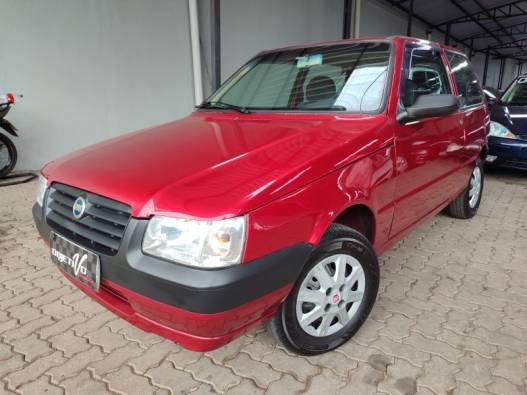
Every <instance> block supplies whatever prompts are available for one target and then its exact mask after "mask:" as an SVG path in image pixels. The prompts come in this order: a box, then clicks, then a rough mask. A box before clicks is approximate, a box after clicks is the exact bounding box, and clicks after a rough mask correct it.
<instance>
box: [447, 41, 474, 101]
mask: <svg viewBox="0 0 527 395" xmlns="http://www.w3.org/2000/svg"><path fill="white" fill-rule="evenodd" d="M447 58H448V62H449V63H450V67H451V68H452V74H454V80H455V81H456V86H457V91H458V94H459V101H460V103H461V107H467V106H472V105H474V104H480V103H482V102H483V93H482V92H481V88H480V86H479V84H478V78H477V77H476V74H474V71H472V66H471V65H470V63H469V61H468V59H467V58H466V57H465V56H463V55H460V54H457V53H453V52H448V51H447Z"/></svg>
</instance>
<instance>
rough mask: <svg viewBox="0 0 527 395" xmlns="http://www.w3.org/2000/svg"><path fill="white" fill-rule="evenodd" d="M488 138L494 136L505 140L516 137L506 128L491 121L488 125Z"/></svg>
mask: <svg viewBox="0 0 527 395" xmlns="http://www.w3.org/2000/svg"><path fill="white" fill-rule="evenodd" d="M489 135H490V136H496V137H502V138H505V139H517V138H518V137H516V136H515V135H514V134H513V133H512V132H511V131H510V130H509V129H508V128H506V127H505V126H503V125H502V124H501V123H499V122H494V121H491V123H490V133H489Z"/></svg>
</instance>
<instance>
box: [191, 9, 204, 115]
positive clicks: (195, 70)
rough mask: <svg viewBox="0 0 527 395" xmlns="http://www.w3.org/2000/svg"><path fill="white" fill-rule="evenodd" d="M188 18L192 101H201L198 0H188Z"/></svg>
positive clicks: (201, 81) (201, 80)
mask: <svg viewBox="0 0 527 395" xmlns="http://www.w3.org/2000/svg"><path fill="white" fill-rule="evenodd" d="M188 13H189V19H190V43H191V48H192V75H193V78H194V103H195V104H196V105H197V104H200V103H201V102H202V101H203V79H202V76H201V48H200V45H199V17H198V0H188Z"/></svg>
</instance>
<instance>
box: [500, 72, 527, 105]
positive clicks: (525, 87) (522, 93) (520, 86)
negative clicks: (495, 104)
mask: <svg viewBox="0 0 527 395" xmlns="http://www.w3.org/2000/svg"><path fill="white" fill-rule="evenodd" d="M501 102H502V103H503V104H508V105H511V106H527V77H520V78H518V79H517V80H516V82H514V84H512V85H511V87H510V88H509V89H508V90H507V92H505V94H504V95H503V96H502V98H501Z"/></svg>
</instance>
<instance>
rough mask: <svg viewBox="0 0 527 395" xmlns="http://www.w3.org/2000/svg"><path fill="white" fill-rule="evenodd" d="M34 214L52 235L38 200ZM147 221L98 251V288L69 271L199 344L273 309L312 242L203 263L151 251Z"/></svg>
mask: <svg viewBox="0 0 527 395" xmlns="http://www.w3.org/2000/svg"><path fill="white" fill-rule="evenodd" d="M33 217H34V220H35V223H36V226H37V228H38V231H39V233H40V235H41V236H42V238H43V239H44V240H45V241H47V240H49V234H50V232H51V229H50V227H49V226H48V224H47V223H46V221H45V219H44V216H43V210H42V208H41V207H40V206H38V205H37V204H35V205H34V206H33ZM147 222H148V221H146V220H140V219H135V218H132V219H131V220H130V222H129V224H128V226H127V228H126V232H125V235H124V238H123V240H122V243H121V246H120V249H119V252H118V253H117V254H116V255H115V256H109V255H104V254H98V255H99V256H100V262H101V288H100V290H99V291H98V292H96V291H93V290H92V289H90V288H88V287H86V286H84V285H83V284H81V283H79V282H78V281H76V280H75V279H74V278H71V277H69V276H68V275H66V277H67V278H68V279H69V280H70V281H72V282H73V283H74V284H75V285H76V286H77V287H78V288H80V289H81V290H82V291H84V292H85V293H86V294H88V295H89V296H90V297H92V298H93V299H95V300H96V301H98V302H99V303H101V304H102V305H104V306H105V307H106V308H108V309H109V310H111V311H113V312H114V313H115V314H117V315H119V316H120V317H122V318H124V319H125V320H127V321H129V322H130V323H132V324H134V325H136V326H137V327H139V328H141V329H143V330H145V331H148V332H153V333H156V334H158V335H160V336H163V337H165V338H168V339H171V340H173V341H175V342H177V343H179V344H181V345H182V346H183V347H185V348H187V349H190V350H194V351H207V350H212V349H215V348H217V347H220V346H221V345H223V344H225V343H227V342H229V341H230V340H232V339H233V338H234V337H236V336H237V335H239V334H240V333H242V332H243V331H245V330H246V329H247V328H249V327H250V326H251V325H253V324H255V323H257V322H260V321H262V320H264V319H266V318H268V317H269V316H271V315H272V314H273V313H274V312H275V311H276V309H277V308H278V306H279V305H280V303H281V302H282V301H283V299H284V298H285V297H286V296H287V294H288V293H289V291H290V290H291V288H292V286H293V283H294V282H295V280H296V278H297V277H298V275H299V274H300V271H301V270H302V268H303V266H304V264H305V262H306V260H307V258H308V256H309V253H310V252H311V249H312V247H311V246H310V245H309V244H297V245H294V246H291V247H288V248H285V249H282V250H280V251H277V252H274V253H272V254H270V255H267V256H264V257H262V258H259V259H257V260H255V261H252V262H248V263H246V264H243V265H237V266H233V267H229V268H224V269H215V270H204V269H197V268H192V267H188V266H184V265H179V264H174V263H170V262H167V261H164V260H162V259H157V258H154V257H151V256H147V255H144V254H143V253H142V250H141V243H142V239H143V234H144V231H145V229H146V226H147ZM57 233H59V232H57ZM88 248H89V247H88Z"/></svg>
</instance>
